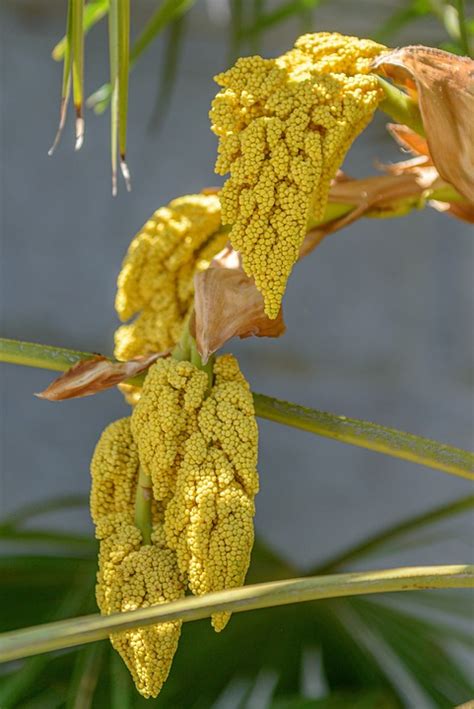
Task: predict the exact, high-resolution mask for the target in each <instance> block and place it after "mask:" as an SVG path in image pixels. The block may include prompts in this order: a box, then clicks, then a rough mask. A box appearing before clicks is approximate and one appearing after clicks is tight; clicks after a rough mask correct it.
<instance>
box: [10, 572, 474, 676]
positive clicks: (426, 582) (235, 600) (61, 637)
mask: <svg viewBox="0 0 474 709" xmlns="http://www.w3.org/2000/svg"><path fill="white" fill-rule="evenodd" d="M473 587H474V566H469V565H456V566H455V565H451V566H425V567H412V568H408V567H404V568H399V569H389V570H384V571H366V572H358V573H351V574H337V575H333V576H316V577H311V578H301V579H290V580H287V581H274V582H270V583H264V584H257V585H254V586H244V587H242V588H237V589H232V590H228V591H222V592H220V593H211V594H207V595H205V596H202V597H195V598H185V599H183V600H180V601H174V602H172V603H166V604H162V605H157V606H151V607H148V608H141V609H138V610H135V611H128V612H125V613H117V614H114V615H111V616H100V615H91V616H84V617H82V618H73V619H70V620H66V621H59V622H57V623H49V624H46V625H40V626H37V627H33V628H27V629H25V630H17V631H14V632H10V633H3V634H2V635H0V661H1V662H6V661H8V660H15V659H18V658H22V657H28V656H30V655H34V654H38V653H42V652H49V651H52V650H58V649H61V648H67V647H74V646H76V645H82V644H84V643H88V642H94V641H96V640H102V639H104V638H106V637H108V636H109V635H110V634H111V633H116V632H121V631H123V630H128V629H130V628H136V627H142V626H146V625H153V624H155V623H160V622H165V621H169V620H176V619H182V620H183V621H190V620H198V619H200V618H208V617H209V616H210V615H212V614H213V613H216V612H220V611H232V612H240V611H249V610H256V609H259V608H269V607H273V606H279V605H285V604H288V603H300V602H304V601H314V600H320V599H323V598H337V597H345V596H354V595H361V594H370V593H388V592H395V591H410V590H422V589H433V588H473Z"/></svg>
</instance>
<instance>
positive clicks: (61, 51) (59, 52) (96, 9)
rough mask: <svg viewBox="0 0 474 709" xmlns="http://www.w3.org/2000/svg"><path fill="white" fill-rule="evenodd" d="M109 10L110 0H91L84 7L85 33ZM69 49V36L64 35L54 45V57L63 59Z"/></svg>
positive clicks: (56, 59)
mask: <svg viewBox="0 0 474 709" xmlns="http://www.w3.org/2000/svg"><path fill="white" fill-rule="evenodd" d="M108 11H109V0H89V1H88V3H87V5H86V6H85V8H84V35H86V34H87V33H88V32H89V30H91V29H92V27H94V25H96V24H97V23H98V22H100V20H102V18H104V17H105V16H106V14H107V13H108ZM66 51H67V36H65V37H63V38H62V39H61V40H60V41H59V42H58V43H57V44H56V46H55V47H54V49H53V51H52V53H51V54H52V57H53V59H54V60H55V61H57V62H58V61H61V59H63V57H64V55H65V53H66Z"/></svg>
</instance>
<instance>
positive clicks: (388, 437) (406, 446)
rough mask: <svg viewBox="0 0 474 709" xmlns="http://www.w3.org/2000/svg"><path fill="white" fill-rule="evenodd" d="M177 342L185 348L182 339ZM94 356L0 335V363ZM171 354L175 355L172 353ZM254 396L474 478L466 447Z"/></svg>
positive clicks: (264, 411) (317, 424)
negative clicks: (462, 448)
mask: <svg viewBox="0 0 474 709" xmlns="http://www.w3.org/2000/svg"><path fill="white" fill-rule="evenodd" d="M191 339H192V338H191V336H190V335H189V333H188V334H186V335H185V340H186V342H187V343H188V344H187V345H185V347H188V346H189V350H187V353H188V356H187V357H181V358H182V359H184V358H185V359H188V360H189V361H191ZM182 342H183V340H182ZM180 346H182V347H184V345H181V344H180ZM175 352H176V350H175ZM182 353H183V350H181V354H182ZM94 356H95V355H94V354H92V353H90V352H77V351H76V350H67V349H64V348H58V347H49V346H47V345H38V344H34V343H30V342H19V341H16V340H5V339H1V338H0V362H2V361H3V362H13V363H14V364H20V365H26V366H29V367H39V368H41V369H54V370H59V371H66V370H67V369H69V368H70V367H71V365H73V364H76V363H77V362H78V361H79V360H80V359H91V358H93V357H94ZM173 356H174V357H176V354H173ZM177 358H178V359H179V358H180V357H177ZM111 361H113V360H111ZM206 366H207V365H206ZM203 368H204V367H203ZM143 378H144V375H139V376H138V377H134V379H133V380H130V381H131V382H133V384H136V385H140V383H142V382H143ZM253 396H254V404H255V413H256V415H257V416H259V417H260V418H264V419H268V420H270V421H275V422H277V423H281V424H284V425H286V426H291V427H293V428H299V429H302V430H303V431H309V432H310V433H314V434H316V435H318V436H324V437H325V438H333V439H336V440H338V441H341V442H343V443H349V444H351V445H354V446H359V447H361V448H368V449H369V450H373V451H378V452H379V453H384V454H386V455H391V456H394V457H396V458H402V459H403V460H408V461H411V462H413V463H419V464H421V465H425V466H428V467H430V468H435V469H437V470H442V471H443V472H445V473H450V474H451V475H457V476H458V477H462V478H467V479H468V480H474V472H473V470H474V455H473V454H472V453H470V452H468V451H464V450H461V449H460V448H455V447H454V446H449V445H446V444H444V443H438V442H437V441H432V440H430V439H428V438H422V437H421V436H414V435H412V434H410V433H404V432H403V431H397V430H396V429H394V428H388V427H386V426H380V425H378V424H375V423H370V422H369V421H363V420H361V419H352V418H347V417H346V416H338V415H336V414H331V413H327V412H325V411H318V410H317V409H308V408H305V407H303V406H299V405H298V404H293V403H290V402H287V401H280V400H279V399H274V398H272V397H270V396H265V395H264V394H254V395H253Z"/></svg>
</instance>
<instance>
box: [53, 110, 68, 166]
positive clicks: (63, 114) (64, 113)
mask: <svg viewBox="0 0 474 709" xmlns="http://www.w3.org/2000/svg"><path fill="white" fill-rule="evenodd" d="M67 104H68V98H67V97H65V98H62V99H61V105H60V108H59V125H58V130H57V131H56V135H55V137H54V141H53V144H52V146H51V147H50V149H49V150H48V155H49V156H50V157H51V156H52V155H53V154H54V151H55V150H56V148H57V147H58V145H59V141H60V140H61V136H62V134H63V130H64V126H65V125H66V116H67Z"/></svg>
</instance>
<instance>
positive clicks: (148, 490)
mask: <svg viewBox="0 0 474 709" xmlns="http://www.w3.org/2000/svg"><path fill="white" fill-rule="evenodd" d="M152 500H153V491H152V486H151V479H150V477H149V476H148V475H147V474H146V473H145V471H144V470H143V468H142V467H141V466H140V468H139V471H138V482H137V491H136V496H135V524H136V526H137V527H138V529H139V530H140V532H141V533H142V538H143V543H144V544H151V533H152V531H153V521H152V514H151V503H152Z"/></svg>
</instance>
